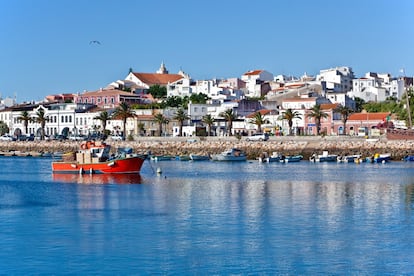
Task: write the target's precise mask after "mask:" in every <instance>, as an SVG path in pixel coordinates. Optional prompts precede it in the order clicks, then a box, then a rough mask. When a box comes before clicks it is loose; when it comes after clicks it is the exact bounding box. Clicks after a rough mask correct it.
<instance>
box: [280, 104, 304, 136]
mask: <svg viewBox="0 0 414 276" xmlns="http://www.w3.org/2000/svg"><path fill="white" fill-rule="evenodd" d="M282 118H283V120H287V121H288V125H289V135H290V134H292V127H293V120H294V119H302V116H301V115H300V113H299V112H298V111H293V110H292V109H291V108H288V109H287V110H286V111H285V112H283V117H282Z"/></svg>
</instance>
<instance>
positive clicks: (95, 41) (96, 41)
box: [89, 40, 101, 45]
mask: <svg viewBox="0 0 414 276" xmlns="http://www.w3.org/2000/svg"><path fill="white" fill-rule="evenodd" d="M89 44H99V45H101V42H99V41H98V40H91V41H90V42H89Z"/></svg>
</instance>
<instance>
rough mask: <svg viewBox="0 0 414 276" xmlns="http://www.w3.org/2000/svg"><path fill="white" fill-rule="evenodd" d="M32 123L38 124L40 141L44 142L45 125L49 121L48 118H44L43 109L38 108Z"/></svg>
mask: <svg viewBox="0 0 414 276" xmlns="http://www.w3.org/2000/svg"><path fill="white" fill-rule="evenodd" d="M34 121H35V122H36V123H39V124H40V129H41V133H40V139H41V140H44V139H45V125H46V122H48V121H49V118H48V117H47V116H46V114H45V110H44V109H43V108H39V109H38V110H37V112H36V117H35V118H34Z"/></svg>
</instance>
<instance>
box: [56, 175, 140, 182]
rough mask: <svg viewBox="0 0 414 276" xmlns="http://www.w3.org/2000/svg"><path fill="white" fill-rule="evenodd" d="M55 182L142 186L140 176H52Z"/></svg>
mask: <svg viewBox="0 0 414 276" xmlns="http://www.w3.org/2000/svg"><path fill="white" fill-rule="evenodd" d="M52 178H53V181H56V182H65V183H73V184H141V183H142V177H141V175H140V174H84V175H83V174H52Z"/></svg>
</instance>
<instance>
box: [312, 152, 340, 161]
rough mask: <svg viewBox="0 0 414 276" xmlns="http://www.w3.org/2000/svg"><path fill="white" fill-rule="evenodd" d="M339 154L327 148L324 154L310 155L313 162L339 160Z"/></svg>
mask: <svg viewBox="0 0 414 276" xmlns="http://www.w3.org/2000/svg"><path fill="white" fill-rule="evenodd" d="M337 159H338V155H336V154H329V153H328V151H327V150H325V151H323V152H322V154H318V155H317V154H315V153H314V154H312V156H311V157H309V161H311V162H337Z"/></svg>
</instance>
